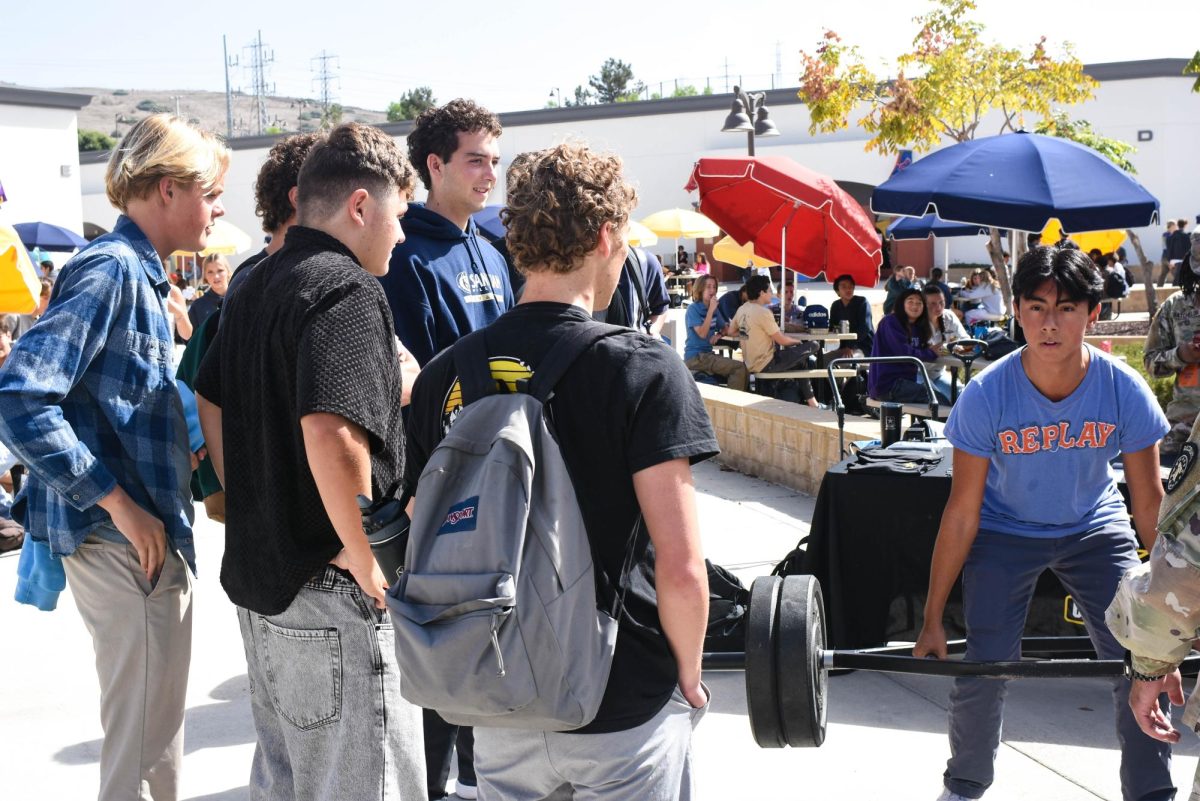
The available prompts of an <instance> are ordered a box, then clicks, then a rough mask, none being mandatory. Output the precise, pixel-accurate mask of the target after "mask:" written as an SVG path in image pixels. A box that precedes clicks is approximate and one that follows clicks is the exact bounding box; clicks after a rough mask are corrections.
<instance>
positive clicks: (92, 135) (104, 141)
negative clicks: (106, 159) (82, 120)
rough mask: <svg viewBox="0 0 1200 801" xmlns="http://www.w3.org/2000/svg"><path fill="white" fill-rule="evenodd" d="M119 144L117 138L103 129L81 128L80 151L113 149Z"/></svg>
mask: <svg viewBox="0 0 1200 801" xmlns="http://www.w3.org/2000/svg"><path fill="white" fill-rule="evenodd" d="M116 146H117V140H116V139H113V138H112V137H111V136H109V135H108V134H106V133H104V132H103V131H89V130H88V129H86V128H80V129H79V152H80V153H85V152H89V151H103V150H112V149H113V148H114V147H116Z"/></svg>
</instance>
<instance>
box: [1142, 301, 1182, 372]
mask: <svg viewBox="0 0 1200 801" xmlns="http://www.w3.org/2000/svg"><path fill="white" fill-rule="evenodd" d="M1174 308H1175V305H1174V304H1171V303H1164V304H1163V305H1162V306H1160V307H1159V309H1158V312H1157V313H1155V315H1154V320H1153V321H1152V322H1151V323H1150V333H1148V334H1147V335H1146V344H1145V346H1144V348H1143V349H1144V351H1145V355H1144V356H1143V357H1142V361H1143V363H1144V364H1145V366H1146V372H1147V373H1149V374H1150V375H1152V376H1154V377H1155V378H1170V377H1171V376H1173V375H1175V374H1176V373H1178V372H1179V371H1180V370H1182V369H1183V368H1184V367H1185V366H1186V365H1185V364H1184V363H1183V361H1181V360H1180V358H1179V354H1178V353H1176V351H1175V348H1176V346H1177V345H1178V344H1179V343H1178V342H1176V341H1175V326H1174V325H1173V318H1172V314H1171V312H1172V310H1173V309H1174Z"/></svg>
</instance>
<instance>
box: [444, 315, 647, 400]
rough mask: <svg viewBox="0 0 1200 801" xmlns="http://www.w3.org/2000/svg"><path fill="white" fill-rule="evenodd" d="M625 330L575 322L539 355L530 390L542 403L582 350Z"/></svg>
mask: <svg viewBox="0 0 1200 801" xmlns="http://www.w3.org/2000/svg"><path fill="white" fill-rule="evenodd" d="M628 332H629V329H628V328H624V327H622V326H616V325H605V324H604V323H583V324H580V325H577V326H574V327H573V328H572V329H571V331H570V332H569V333H568V334H567V335H566V336H564V337H563V338H562V339H560V340H559V341H558V342H557V343H555V344H554V346H553V347H552V348H550V352H549V353H547V354H546V358H544V359H542V363H541V364H540V365H538V368H537V369H536V370H534V372H533V378H531V379H530V381H529V390H528V391H529V394H530V395H532V396H533V397H535V398H537V399H538V400H539V401H541V402H542V403H545V402H546V400H547V399H548V398H549V397H550V393H551V392H553V391H554V387H555V386H556V385H557V384H558V382H559V380H560V379H562V377H563V374H564V373H566V372H567V370H568V368H570V366H571V365H572V364H574V363H575V360H576V359H578V358H579V356H580V355H581V354H582V353H583V352H584V351H585V350H587V349H588V348H590V347H591V346H592V345H594V344H595V343H597V342H599V341H600V340H601V339H604V338H605V337H611V336H616V335H618V334H625V333H628ZM464 388H465V387H464Z"/></svg>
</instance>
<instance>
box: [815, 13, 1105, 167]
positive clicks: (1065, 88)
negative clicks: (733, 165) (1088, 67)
mask: <svg viewBox="0 0 1200 801" xmlns="http://www.w3.org/2000/svg"><path fill="white" fill-rule="evenodd" d="M973 10H975V2H974V0H935V8H934V9H933V10H932V11H930V12H929V13H928V14H926V15H924V16H921V17H917V18H916V20H915V21H916V22H917V23H919V24H920V30H919V31H918V33H917V36H916V38H915V39H914V40H913V49H912V52H909V53H904V54H902V55H900V56H899V57H898V58H897V59H896V61H897V64H898V65H899V74H898V75H897V77H896V79H895V80H892V81H881V80H880V79H878V78H877V77H876V76H875V75H874V74H873V73H872V72H871V71H870V70H869V69H867V67H866V66H865V65H864V64H863V61H862V57H861V55H860V54H859V51H858V48H856V47H850V46H847V45H844V44H842V40H841V37H839V36H838V35H837V34H836V33H834V32H833V31H826V32H825V39H824V41H823V42H822V43H821V45H820V46H819V47H818V48H817V50H816V53H815V55H809V54H808V53H802V54H801V57H802V60H803V63H804V74H803V75H802V76H801V78H800V92H799V94H800V97H801V99H803V100H804V101H805V102H806V103H808V106H809V113H810V114H811V115H812V124H811V126H810V127H809V131H810V133H816V132H817V131H818V130H822V131H836V130H840V129H842V128H845V127H846V124H847V119H848V117H849V115H850V113H851V111H852V110H853V107H854V106H855V105H856V104H857V103H859V102H866V103H868V104H869V109H868V112H867V114H866V116H864V117H863V118H862V119H861V120H860V121H859V124H860V125H861V126H862V127H863V129H864V130H866V131H867V132H868V133H870V134H871V135H872V138H871V139H870V141H868V143H867V148H868V149H869V150H879V151H881V152H884V153H894V152H896V151H897V150H900V149H901V148H913V149H916V150H929V149H931V148H933V147H934V146H936V145H937V144H938V143H939V142H940V141H941V140H942V137H947V138H949V139H952V140H953V141H955V142H965V141H967V140H969V139H974V138H975V135H976V132H977V130H978V128H979V125H980V123H981V122H982V120H983V117H984V116H985V115H986V114H988V113H989V112H991V111H999V112H1001V115H1002V116H1001V118H1002V122H1001V125H1000V127H999V130H997V131H996V133H1004V132H1005V131H1015V130H1017V129H1018V128H1019V127H1020V126H1021V125H1022V123H1023V119H1022V115H1023V114H1024V113H1026V112H1027V113H1029V114H1031V115H1036V116H1038V117H1049V116H1051V115H1052V114H1053V110H1054V108H1055V107H1056V106H1059V105H1071V104H1073V103H1078V102H1080V101H1083V100H1086V99H1088V98H1090V97H1091V96H1092V90H1093V88H1094V87H1095V86H1096V81H1095V80H1093V79H1092V78H1091V77H1089V76H1088V75H1086V74H1085V73H1084V71H1083V63H1082V62H1081V61H1079V59H1078V58H1076V57H1075V56H1074V54H1073V53H1072V52H1071V50H1070V48H1069V47H1068V48H1067V49H1066V51H1065V55H1064V57H1063V58H1062V59H1061V60H1055V59H1054V58H1052V57H1051V56H1050V54H1049V53H1048V52H1047V49H1046V39H1045V37H1042V38H1041V39H1040V40H1038V42H1037V43H1035V44H1034V46H1033V48H1032V49H1031V50H1030V52H1029V53H1028V54H1022V53H1021V51H1020V50H1018V49H1016V48H1008V47H1004V46H1002V45H999V44H995V43H989V42H985V41H984V40H983V37H982V34H983V30H984V26H983V25H982V24H981V23H979V22H976V21H974V20H971V19H968V18H967V14H968V12H970V11H973ZM909 74H913V75H916V76H917V77H911V78H910V77H909Z"/></svg>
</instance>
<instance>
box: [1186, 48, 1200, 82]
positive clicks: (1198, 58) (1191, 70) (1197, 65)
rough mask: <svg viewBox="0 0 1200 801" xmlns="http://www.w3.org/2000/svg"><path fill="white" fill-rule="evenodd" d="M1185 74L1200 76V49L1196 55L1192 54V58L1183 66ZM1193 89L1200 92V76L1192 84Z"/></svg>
mask: <svg viewBox="0 0 1200 801" xmlns="http://www.w3.org/2000/svg"><path fill="white" fill-rule="evenodd" d="M1183 74H1184V75H1196V76H1200V50H1197V51H1196V55H1194V56H1192V60H1191V61H1189V62H1188V63H1187V65H1186V66H1185V67H1184V68H1183ZM1192 91H1193V92H1200V77H1197V78H1196V82H1195V83H1194V84H1192Z"/></svg>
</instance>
